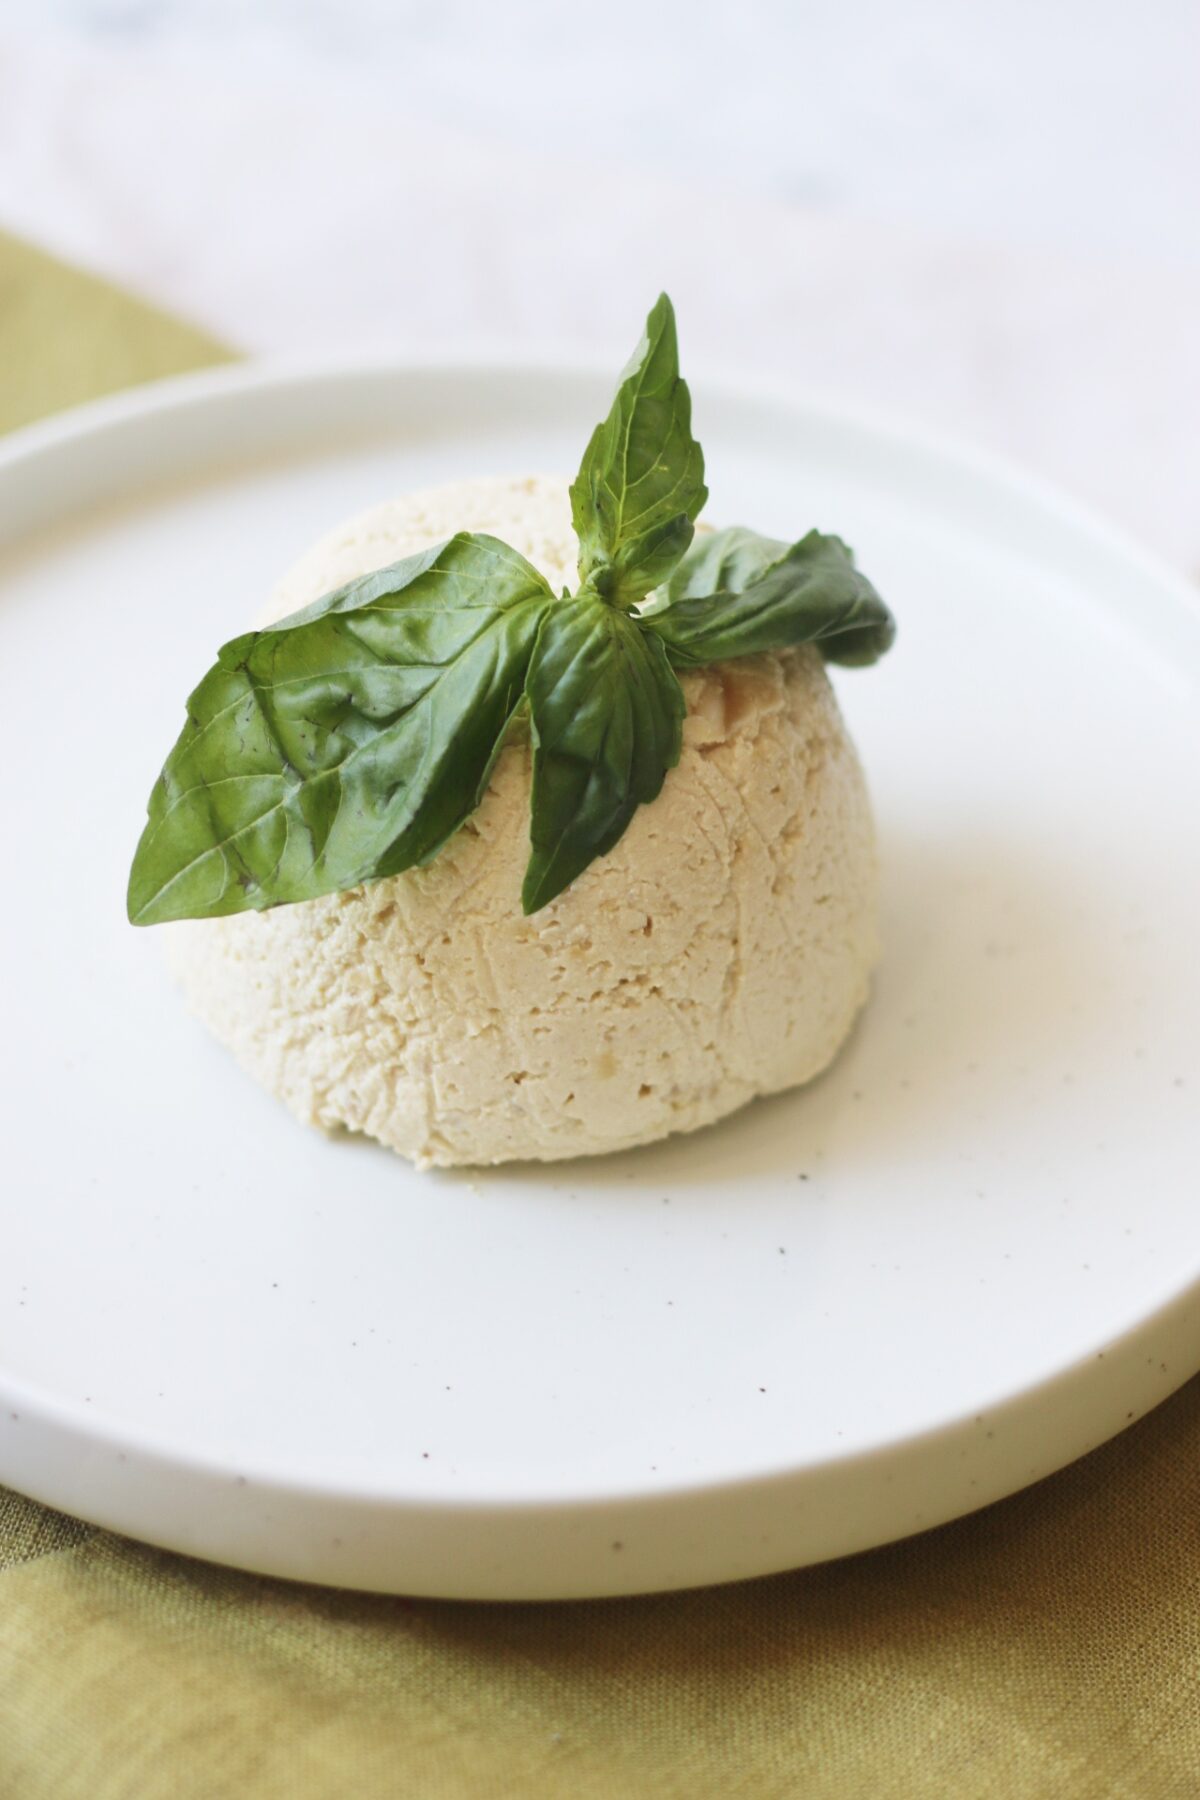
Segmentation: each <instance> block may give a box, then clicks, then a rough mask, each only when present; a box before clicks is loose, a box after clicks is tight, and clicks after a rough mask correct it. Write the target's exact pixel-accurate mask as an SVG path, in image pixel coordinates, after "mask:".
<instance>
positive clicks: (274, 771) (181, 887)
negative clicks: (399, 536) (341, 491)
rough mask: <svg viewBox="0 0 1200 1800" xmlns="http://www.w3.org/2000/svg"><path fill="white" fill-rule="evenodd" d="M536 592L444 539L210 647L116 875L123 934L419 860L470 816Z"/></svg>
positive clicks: (525, 568)
mask: <svg viewBox="0 0 1200 1800" xmlns="http://www.w3.org/2000/svg"><path fill="white" fill-rule="evenodd" d="M552 604H553V597H552V595H551V592H550V589H549V587H548V586H547V584H546V582H545V581H544V580H543V578H542V576H541V575H539V574H538V572H537V570H536V569H534V568H533V567H532V565H531V564H530V563H528V562H526V561H525V559H524V557H522V556H519V555H518V554H517V552H516V551H515V550H511V549H510V548H509V547H508V546H507V545H506V544H502V543H501V542H500V541H499V540H498V539H497V538H492V537H485V536H480V535H474V534H471V533H467V532H460V533H459V534H458V535H457V536H456V537H453V538H451V539H449V541H448V542H446V543H444V544H440V545H437V546H436V547H435V548H433V549H431V550H428V551H425V552H423V553H422V554H420V555H418V556H412V557H408V558H406V559H405V560H404V561H402V562H398V563H395V564H393V565H392V566H391V567H390V568H387V569H381V570H379V571H377V572H376V573H374V574H372V575H367V576H364V577H363V578H362V579H361V580H359V581H354V582H351V583H350V584H349V585H348V586H347V587H345V588H341V589H339V590H338V591H337V592H335V593H333V594H330V595H328V596H326V598H325V599H323V600H319V601H317V603H316V604H315V605H314V606H310V607H308V608H306V609H305V610H304V611H303V612H300V613H296V614H294V615H293V616H292V617H291V618H289V619H285V620H283V621H281V622H280V623H279V624H278V625H274V626H271V627H270V628H269V629H267V630H265V631H255V632H248V633H247V634H246V635H245V636H243V637H239V638H235V639H234V640H233V642H232V643H229V644H226V645H225V647H224V648H223V649H222V650H221V651H220V653H219V654H218V657H217V661H216V664H215V665H214V667H213V668H212V669H210V670H209V672H208V674H207V675H206V676H205V677H204V680H203V681H202V682H201V683H200V685H199V687H198V688H197V689H196V691H195V693H194V694H193V695H192V697H191V699H190V700H189V702H188V721H187V724H186V725H185V727H184V729H183V731H182V733H181V734H180V737H179V740H178V742H177V743H176V745H175V748H174V749H173V750H172V752H171V754H170V756H169V757H168V759H167V763H166V766H165V768H164V769H163V772H162V775H161V777H160V779H159V781H158V784H157V785H156V787H155V789H154V793H153V795H152V796H151V800H150V806H149V818H148V821H147V824H146V829H145V831H144V832H143V834H142V839H141V842H140V843H139V845H138V848H137V854H136V856H135V858H134V863H133V869H132V872H131V875H130V881H129V901H128V904H129V916H130V918H131V919H132V920H133V922H134V923H135V924H138V925H150V924H156V923H158V922H160V921H161V920H164V919H181V918H213V917H216V916H218V915H220V914H224V913H236V912H242V911H244V910H246V909H248V908H255V909H258V908H262V907H266V906H273V905H275V904H277V903H279V902H284V901H293V900H311V899H313V898H315V896H317V895H318V894H330V893H334V892H337V891H338V890H340V889H344V888H350V887H354V886H356V885H357V884H358V883H359V882H362V881H371V880H376V879H378V878H380V877H382V876H385V875H395V874H398V873H399V872H400V871H401V870H402V869H407V868H410V867H411V866H412V865H413V864H415V863H419V862H424V861H427V860H428V859H429V858H430V857H432V856H433V855H435V854H436V852H437V851H438V850H439V849H440V848H441V846H442V845H443V844H444V843H445V842H446V840H447V838H449V837H450V836H451V835H452V833H453V832H454V831H456V830H457V828H458V827H459V826H460V825H461V824H462V822H463V820H464V819H465V818H467V816H468V815H469V814H470V813H471V812H472V811H473V810H474V808H475V807H476V806H477V805H478V804H479V801H480V799H481V797H482V794H483V791H484V788H485V787H486V785H487V780H488V776H489V774H490V772H491V768H492V765H493V763H494V761H495V758H496V756H497V754H498V752H499V749H500V746H501V743H502V741H503V738H504V734H505V731H506V729H507V727H508V724H509V722H510V720H511V718H512V716H513V713H514V711H515V709H516V708H517V706H518V705H519V704H520V701H521V696H522V690H523V687H524V682H525V674H526V670H527V668H528V665H529V658H530V655H531V653H532V650H533V646H534V642H535V640H536V637H537V632H538V627H539V626H540V624H541V621H542V617H543V614H544V612H545V610H546V608H547V607H548V606H549V605H552Z"/></svg>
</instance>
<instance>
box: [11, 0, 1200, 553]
mask: <svg viewBox="0 0 1200 1800" xmlns="http://www.w3.org/2000/svg"><path fill="white" fill-rule="evenodd" d="M0 224H5V225H7V226H9V227H10V228H15V229H17V230H21V231H24V232H26V233H28V234H30V235H32V236H35V237H37V238H39V239H40V240H41V241H43V242H45V243H47V244H49V245H50V246H52V247H54V248H57V249H58V250H60V251H61V252H63V253H66V254H68V255H71V256H75V257H78V258H80V259H82V260H84V261H86V262H88V263H90V264H91V265H93V266H95V267H97V268H99V269H101V270H103V271H105V272H107V273H109V274H111V275H113V276H115V277H117V278H119V279H121V280H124V281H126V282H128V283H130V284H132V285H133V286H135V287H137V288H139V289H141V290H142V291H144V292H146V293H148V294H149V295H151V296H152V297H154V298H156V299H158V300H160V301H162V302H163V303H165V304H168V305H171V306H174V307H175V308H177V309H178V310H180V311H182V312H184V313H187V314H189V315H190V316H192V317H194V318H196V319H198V320H200V321H201V322H203V323H205V324H207V325H209V326H210V327H212V328H213V329H215V330H217V331H218V332H220V333H222V334H224V335H226V336H227V337H229V338H230V339H231V340H232V341H234V342H236V343H238V344H239V345H242V346H244V347H247V348H250V349H255V350H264V351H295V350H303V349H309V348H315V347H326V346H329V347H333V346H345V345H346V344H347V343H351V344H358V345H361V344H363V343H364V342H370V343H372V344H378V345H379V346H381V347H383V346H394V347H399V348H404V347H405V346H412V345H416V344H420V345H422V346H427V345H429V344H430V343H432V342H435V341H437V342H445V343H451V342H456V343H460V342H463V341H464V340H474V341H479V340H481V339H487V340H489V341H493V342H494V341H500V342H503V343H505V344H510V345H512V346H513V347H515V348H519V347H520V346H521V345H523V344H528V343H531V342H537V343H539V344H544V343H546V342H547V341H554V342H556V343H563V344H565V345H577V346H579V347H581V348H584V349H587V350H589V351H592V352H595V353H599V354H601V355H603V356H605V357H607V358H609V359H611V360H612V361H613V362H614V365H616V364H618V363H619V362H620V361H621V360H622V359H623V357H624V355H625V354H626V352H627V350H628V348H629V347H630V346H631V344H632V341H633V338H634V336H635V335H636V331H637V328H638V325H639V323H640V318H641V315H642V313H643V312H644V310H645V308H646V306H647V305H648V303H649V301H650V300H651V299H652V298H653V296H654V294H655V293H656V292H657V290H658V288H659V287H662V286H667V287H669V288H670V290H671V292H672V294H673V296H674V298H675V301H676V305H677V308H678V310H679V313H680V320H681V329H682V335H683V339H684V350H685V359H686V362H687V365H688V367H690V368H691V369H692V371H693V372H696V371H697V370H698V369H702V368H703V367H704V366H705V365H710V366H711V365H713V364H715V363H718V362H719V363H721V364H723V365H726V366H728V365H732V366H734V367H739V368H744V369H745V370H746V371H747V372H748V373H749V374H750V375H751V376H753V377H754V378H755V380H756V381H758V382H759V383H762V382H763V381H766V382H768V383H769V382H771V381H773V380H778V381H780V382H781V383H786V384H787V385H788V386H792V387H794V386H796V385H797V384H799V385H803V386H807V387H810V388H816V389H818V390H820V391H821V392H822V393H823V394H826V395H828V394H832V395H834V396H835V397H840V398H843V399H846V400H848V401H851V402H853V403H855V404H857V405H860V406H861V405H868V406H873V407H876V408H880V409H883V410H885V411H890V412H893V413H899V414H902V415H906V416H908V417H910V418H912V419H914V420H915V421H917V422H920V423H923V424H925V425H934V426H942V427H950V428H951V429H953V430H954V431H956V432H958V433H960V434H962V435H965V436H968V437H971V438H973V439H975V440H976V441H978V442H982V443H985V444H990V445H992V446H994V447H997V448H1000V449H1002V450H1004V451H1006V452H1008V453H1009V454H1011V455H1014V456H1016V457H1017V458H1018V459H1019V460H1020V461H1022V462H1024V463H1025V464H1027V465H1029V466H1032V467H1034V468H1036V469H1039V470H1041V471H1042V472H1044V473H1047V474H1049V475H1051V476H1052V477H1054V478H1055V479H1057V480H1058V481H1060V482H1061V483H1063V484H1064V485H1066V486H1067V487H1069V488H1071V489H1073V490H1074V491H1075V492H1076V493H1078V494H1081V495H1082V496H1084V497H1085V498H1088V499H1090V500H1091V501H1092V502H1093V503H1094V504H1096V505H1097V506H1098V507H1099V508H1100V509H1101V510H1102V511H1103V512H1104V513H1106V514H1107V515H1108V516H1109V517H1110V518H1111V519H1113V520H1114V521H1116V522H1118V523H1121V524H1124V525H1126V526H1128V527H1129V528H1130V529H1132V530H1134V531H1135V532H1137V533H1139V534H1140V535H1142V536H1143V537H1144V538H1146V539H1147V540H1149V541H1150V542H1151V543H1152V544H1153V545H1155V546H1156V547H1157V548H1159V549H1160V550H1161V551H1163V552H1164V553H1165V554H1166V555H1167V556H1169V557H1171V558H1172V559H1174V560H1175V561H1177V562H1178V563H1181V564H1182V565H1183V566H1184V567H1187V568H1189V569H1193V570H1196V569H1200V505H1198V504H1197V495H1198V493H1200V7H1198V6H1197V5H1196V4H1195V0H1149V3H1148V4H1143V5H1141V6H1139V7H1137V8H1133V7H1130V6H1127V5H1125V4H1117V3H1115V0H1089V3H1083V0H1041V3H1040V4H1039V3H1037V0H1007V3H1006V4H1004V5H1003V6H1001V5H972V4H967V5H964V4H961V3H958V0H913V3H911V4H908V5H905V6H900V5H897V4H894V3H888V0H824V3H823V4H814V3H812V0H809V3H807V4H796V3H794V0H793V3H789V0H739V3H738V4H728V5H714V4H711V3H706V0H693V3H692V4H687V5H685V4H682V3H681V0H667V3H665V4H659V5H654V4H652V3H650V0H606V4H605V5H604V6H603V7H594V8H588V7H581V6H578V5H570V6H568V5H561V4H558V5H556V4H552V3H551V0H511V3H510V4H508V5H506V6H504V7H499V6H487V5H484V4H480V0H398V3H395V4H387V3H386V0H294V3H293V4H285V3H284V0H259V3H258V4H257V5H255V4H247V3H242V4H237V3H236V0H157V3H156V0H0Z"/></svg>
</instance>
